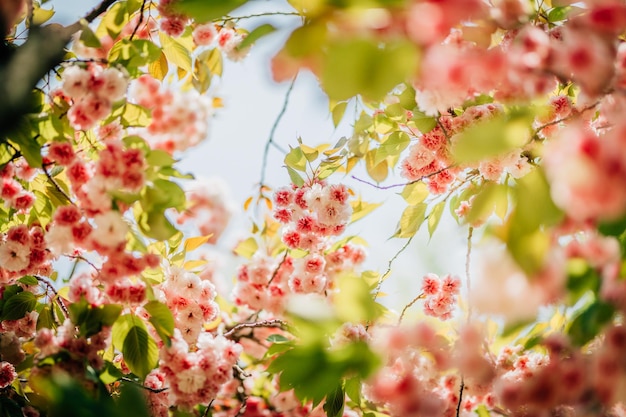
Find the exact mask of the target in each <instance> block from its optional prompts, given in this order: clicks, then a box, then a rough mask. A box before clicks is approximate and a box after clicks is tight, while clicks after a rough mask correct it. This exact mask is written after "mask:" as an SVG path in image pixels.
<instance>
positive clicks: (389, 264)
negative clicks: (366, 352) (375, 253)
mask: <svg viewBox="0 0 626 417" xmlns="http://www.w3.org/2000/svg"><path fill="white" fill-rule="evenodd" d="M414 237H415V235H413V236H411V237H410V238H409V240H407V241H406V243H405V244H404V246H402V247H401V248H400V250H399V251H398V252H397V253H396V254H395V255H393V258H391V259H390V260H389V263H388V264H387V271H385V273H384V274H382V275H381V276H380V278H378V283H377V284H376V289H375V290H374V301H376V299H377V298H378V295H379V294H380V287H381V286H382V285H383V281H384V280H385V278H387V276H388V275H389V274H390V273H391V266H392V265H393V263H394V261H395V260H396V259H397V258H398V256H400V254H401V253H402V252H404V250H405V249H406V248H407V247H409V245H410V244H411V241H413V238H414ZM368 326H369V324H368ZM366 328H367V327H366Z"/></svg>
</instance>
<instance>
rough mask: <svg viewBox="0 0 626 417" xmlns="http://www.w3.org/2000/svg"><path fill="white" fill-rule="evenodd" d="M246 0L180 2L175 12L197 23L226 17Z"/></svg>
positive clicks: (177, 3)
mask: <svg viewBox="0 0 626 417" xmlns="http://www.w3.org/2000/svg"><path fill="white" fill-rule="evenodd" d="M246 1H247V0H180V1H177V2H176V5H175V6H174V9H175V10H178V11H179V12H181V13H183V14H185V15H187V16H189V17H191V18H193V19H194V20H195V21H196V22H198V23H205V22H208V21H210V20H216V19H219V18H220V17H222V16H226V15H227V14H228V13H230V12H231V11H233V10H235V9H236V8H238V7H240V6H243V5H244V4H245V3H246Z"/></svg>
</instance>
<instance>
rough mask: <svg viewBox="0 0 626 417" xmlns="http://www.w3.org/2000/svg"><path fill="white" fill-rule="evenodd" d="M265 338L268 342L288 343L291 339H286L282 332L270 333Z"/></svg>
mask: <svg viewBox="0 0 626 417" xmlns="http://www.w3.org/2000/svg"><path fill="white" fill-rule="evenodd" d="M265 340H266V341H268V342H270V343H288V342H290V341H291V340H290V339H287V338H286V337H285V336H283V335H282V334H271V335H269V336H267V338H266V339H265Z"/></svg>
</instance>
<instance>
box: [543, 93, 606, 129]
mask: <svg viewBox="0 0 626 417" xmlns="http://www.w3.org/2000/svg"><path fill="white" fill-rule="evenodd" d="M598 104H600V102H599V101H596V102H595V103H593V104H590V105H588V106H587V107H584V108H582V109H581V110H578V111H572V112H571V113H570V114H569V116H566V117H563V118H561V119H558V120H553V121H551V122H548V123H546V124H543V125H541V126H539V127H538V128H537V129H535V136H536V135H537V134H539V132H541V131H542V130H543V129H545V128H546V127H550V126H552V125H556V124H559V123H562V122H565V121H567V120H569V119H573V118H574V117H576V116H578V115H580V114H581V113H584V112H586V111H588V110H591V109H593V108H595V107H596V106H597V105H598Z"/></svg>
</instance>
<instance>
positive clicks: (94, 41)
mask: <svg viewBox="0 0 626 417" xmlns="http://www.w3.org/2000/svg"><path fill="white" fill-rule="evenodd" d="M81 24H82V29H81V30H82V31H81V33H80V41H81V42H82V43H83V45H85V46H87V47H89V48H100V47H101V46H102V44H101V43H100V39H98V37H97V36H96V34H95V33H93V31H92V30H91V28H90V27H89V24H88V23H87V21H84V23H83V21H81Z"/></svg>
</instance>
